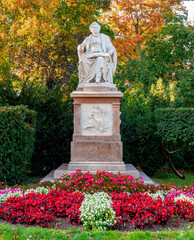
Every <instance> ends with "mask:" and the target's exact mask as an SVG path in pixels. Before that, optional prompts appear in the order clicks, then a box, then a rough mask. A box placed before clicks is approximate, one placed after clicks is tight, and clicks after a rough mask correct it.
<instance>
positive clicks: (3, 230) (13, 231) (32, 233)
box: [0, 224, 194, 240]
mask: <svg viewBox="0 0 194 240" xmlns="http://www.w3.org/2000/svg"><path fill="white" fill-rule="evenodd" d="M0 239H1V240H8V239H9V240H12V239H19V240H27V239H29V240H33V239H34V240H43V239H44V240H48V239H49V240H50V239H51V240H52V239H55V240H60V239H61V240H63V239H65V240H66V239H76V240H92V239H93V240H109V239H110V240H118V239H119V240H122V239H123V240H124V239H125V240H127V239H130V240H138V239H143V240H148V239H149V240H150V239H168V240H170V239H172V240H176V239H177V240H183V239H188V240H193V239H194V230H187V231H162V232H148V231H145V232H143V231H134V232H120V231H97V230H94V231H83V230H79V229H70V230H66V231H62V230H53V229H44V228H40V227H32V228H25V227H22V226H20V227H16V226H10V225H5V224H1V225H0Z"/></svg>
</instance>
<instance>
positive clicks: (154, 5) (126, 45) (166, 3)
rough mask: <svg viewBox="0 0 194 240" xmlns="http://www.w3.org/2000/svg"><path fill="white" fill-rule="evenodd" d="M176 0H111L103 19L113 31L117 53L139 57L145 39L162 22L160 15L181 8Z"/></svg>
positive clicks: (162, 15) (162, 16)
mask: <svg viewBox="0 0 194 240" xmlns="http://www.w3.org/2000/svg"><path fill="white" fill-rule="evenodd" d="M180 2H181V1H180V0H114V1H112V5H111V11H109V12H106V13H104V15H103V20H104V19H106V21H107V22H108V24H110V26H112V28H113V29H114V31H115V34H116V38H115V46H116V49H117V51H118V52H119V54H120V55H122V56H125V57H129V56H131V57H132V58H135V57H137V56H141V58H142V49H143V48H144V43H145V41H146V40H147V39H148V38H149V37H150V36H152V35H153V34H154V33H155V32H156V31H157V30H158V29H159V28H161V26H162V25H163V23H164V14H165V13H172V12H173V11H174V10H175V9H176V8H179V9H180V8H181V5H180Z"/></svg>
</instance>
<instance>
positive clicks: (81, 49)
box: [77, 44, 84, 52]
mask: <svg viewBox="0 0 194 240" xmlns="http://www.w3.org/2000/svg"><path fill="white" fill-rule="evenodd" d="M77 50H78V52H84V46H83V45H82V44H80V45H78V47H77Z"/></svg>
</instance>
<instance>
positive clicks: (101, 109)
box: [81, 104, 113, 136]
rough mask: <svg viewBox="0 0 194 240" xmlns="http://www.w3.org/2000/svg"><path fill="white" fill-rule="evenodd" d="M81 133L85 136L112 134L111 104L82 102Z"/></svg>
mask: <svg viewBox="0 0 194 240" xmlns="http://www.w3.org/2000/svg"><path fill="white" fill-rule="evenodd" d="M81 134H82V135H85V136H103V135H104V136H110V135H112V134H113V108H112V104H82V105H81Z"/></svg>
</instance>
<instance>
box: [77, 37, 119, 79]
mask: <svg viewBox="0 0 194 240" xmlns="http://www.w3.org/2000/svg"><path fill="white" fill-rule="evenodd" d="M95 44H96V45H100V48H99V46H98V48H99V49H100V50H99V51H98V50H95V47H94V45H95ZM78 56H79V83H81V84H83V83H89V82H95V76H96V74H97V73H99V72H101V73H102V74H101V75H102V77H101V82H110V83H112V82H113V75H114V73H115V70H116V65H117V54H116V50H115V48H114V46H113V45H112V43H111V41H110V39H109V37H108V36H107V35H105V34H99V37H98V40H97V42H96V43H94V41H93V38H92V35H90V36H89V37H87V38H86V39H85V40H84V41H83V43H82V44H81V45H79V46H78Z"/></svg>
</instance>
